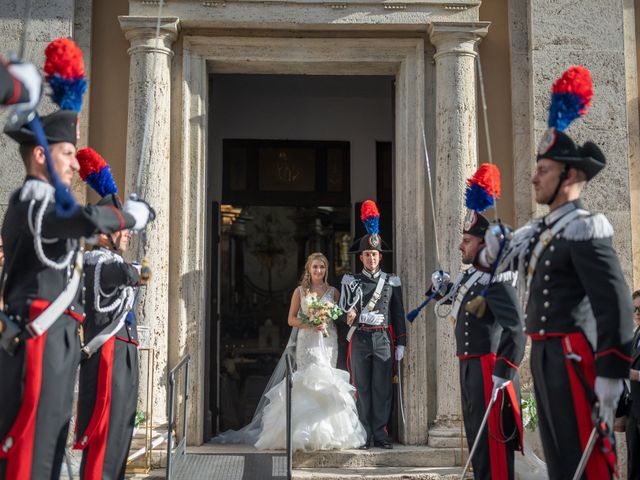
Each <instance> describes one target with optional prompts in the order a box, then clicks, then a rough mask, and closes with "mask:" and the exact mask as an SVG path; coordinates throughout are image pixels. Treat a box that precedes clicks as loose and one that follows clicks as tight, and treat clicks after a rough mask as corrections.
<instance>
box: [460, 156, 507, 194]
mask: <svg viewBox="0 0 640 480" xmlns="http://www.w3.org/2000/svg"><path fill="white" fill-rule="evenodd" d="M472 185H478V186H479V187H480V188H482V189H483V190H484V191H485V192H487V194H488V195H489V196H491V197H495V198H500V170H499V169H498V167H496V166H495V165H493V164H492V163H483V164H482V165H480V168H478V170H477V171H476V173H474V174H473V176H472V177H471V178H470V179H469V180H467V186H469V187H470V186H472Z"/></svg>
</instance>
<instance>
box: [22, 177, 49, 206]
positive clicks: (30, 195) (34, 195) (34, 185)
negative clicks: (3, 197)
mask: <svg viewBox="0 0 640 480" xmlns="http://www.w3.org/2000/svg"><path fill="white" fill-rule="evenodd" d="M54 192H55V189H54V188H53V185H51V184H50V183H47V182H43V181H41V180H27V181H26V182H24V185H23V186H22V188H21V189H20V201H21V202H26V201H29V200H36V201H38V202H39V201H42V200H44V199H45V198H46V199H49V201H51V200H53V198H54Z"/></svg>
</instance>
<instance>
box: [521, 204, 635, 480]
mask: <svg viewBox="0 0 640 480" xmlns="http://www.w3.org/2000/svg"><path fill="white" fill-rule="evenodd" d="M578 208H581V204H580V202H579V201H576V202H570V203H567V204H565V205H563V206H561V207H559V208H557V209H556V210H554V211H552V212H551V213H549V214H548V215H547V216H546V217H545V218H544V219H540V220H535V221H533V222H531V223H530V224H529V227H530V228H529V229H523V230H520V231H519V232H524V235H525V237H524V239H523V240H524V241H522V242H520V244H521V245H524V247H522V248H525V247H526V248H527V250H526V251H525V252H524V253H525V256H524V258H523V260H521V261H524V265H522V266H521V267H524V270H525V271H526V270H528V269H530V268H531V267H530V265H529V262H530V261H532V259H531V256H530V252H531V251H534V250H535V245H537V243H538V240H539V238H540V236H541V235H542V232H543V231H545V230H547V229H550V228H554V225H560V226H562V225H563V224H562V223H559V222H560V221H561V219H562V218H563V217H564V216H565V215H569V214H571V215H574V213H578V215H577V216H576V217H574V219H573V220H569V221H567V223H566V227H564V228H563V229H561V228H562V227H558V228H559V229H558V231H557V232H556V233H554V234H553V237H552V238H549V239H548V241H547V242H546V243H545V244H544V245H545V247H544V249H543V250H541V251H540V254H539V258H538V259H537V263H536V268H535V270H534V272H533V273H532V275H533V276H532V277H531V284H530V296H529V299H528V303H527V307H526V332H527V334H528V335H529V336H530V337H531V340H532V347H531V373H532V376H533V381H534V388H535V395H536V402H537V407H538V417H539V421H540V435H541V438H542V445H543V447H544V454H545V461H546V463H547V469H548V473H549V478H550V479H551V480H565V479H567V478H572V477H573V475H574V473H575V470H576V468H577V466H578V463H579V461H580V458H581V457H582V452H583V451H584V449H585V447H586V445H587V442H588V438H589V436H590V433H591V431H592V429H593V421H592V406H591V403H590V401H589V398H590V397H591V395H592V393H593V389H594V385H595V379H596V376H597V375H599V376H602V377H608V378H620V379H622V378H625V377H626V376H628V371H629V363H630V360H631V358H630V357H629V354H630V353H631V343H632V342H631V336H632V329H631V328H630V327H631V318H632V314H633V312H632V305H631V297H630V295H629V289H628V287H627V285H626V282H625V280H624V276H623V274H622V270H621V268H620V264H619V261H618V258H617V255H616V253H615V250H614V249H613V245H612V238H611V232H612V228H611V227H610V225H609V224H608V222H607V221H606V219H605V218H604V217H603V216H601V215H591V214H589V213H588V212H584V211H583V213H582V214H580V211H578V212H574V211H575V210H576V209H578ZM567 218H569V219H571V217H567ZM565 220H566V219H565ZM563 221H564V220H563ZM556 222H558V223H557V224H556ZM519 232H516V233H515V234H514V240H515V239H518V236H519V235H520V234H519ZM526 232H530V233H529V234H530V235H531V237H530V238H529V239H528V241H527V238H526V235H529V234H527V233H526ZM594 232H595V233H594ZM596 233H597V235H596ZM520 281H526V279H525V278H521V279H520ZM594 350H595V351H594ZM571 354H573V355H571ZM571 358H576V360H575V361H574V360H571ZM577 359H579V360H577ZM576 369H577V370H578V371H580V372H581V375H579V374H578V373H577V372H576ZM581 377H582V378H584V379H585V382H586V383H587V384H588V390H590V391H589V392H588V393H587V390H586V389H585V386H584V385H583V383H582V381H581ZM603 449H604V451H603ZM615 462H616V459H615V452H614V451H613V450H612V449H611V448H608V447H607V446H604V445H603V442H602V441H601V440H598V443H597V444H596V446H595V448H594V449H593V453H592V454H591V456H590V457H589V461H588V463H587V465H586V470H585V474H584V475H583V478H585V479H587V480H605V479H608V478H611V470H610V469H611V468H613V466H614V465H615Z"/></svg>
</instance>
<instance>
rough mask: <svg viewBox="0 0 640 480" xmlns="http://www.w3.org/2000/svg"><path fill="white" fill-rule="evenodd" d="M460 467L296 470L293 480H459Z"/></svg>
mask: <svg viewBox="0 0 640 480" xmlns="http://www.w3.org/2000/svg"><path fill="white" fill-rule="evenodd" d="M461 473H462V467H367V468H320V469H312V470H311V469H309V470H308V469H296V470H294V471H293V479H294V480H310V479H314V480H355V479H365V478H366V479H371V480H459V478H460V474H461Z"/></svg>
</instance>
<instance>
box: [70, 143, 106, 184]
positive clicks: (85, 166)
mask: <svg viewBox="0 0 640 480" xmlns="http://www.w3.org/2000/svg"><path fill="white" fill-rule="evenodd" d="M76 158H77V159H78V163H79V164H80V177H81V178H82V180H84V181H86V180H87V177H88V176H89V175H91V174H92V173H98V172H100V170H102V169H103V168H105V167H106V166H107V162H105V160H104V158H102V156H100V154H99V153H98V152H96V151H95V150H94V149H93V148H83V149H82V150H78V153H76Z"/></svg>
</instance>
